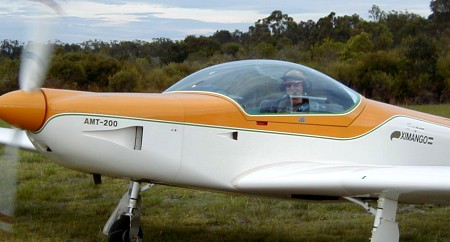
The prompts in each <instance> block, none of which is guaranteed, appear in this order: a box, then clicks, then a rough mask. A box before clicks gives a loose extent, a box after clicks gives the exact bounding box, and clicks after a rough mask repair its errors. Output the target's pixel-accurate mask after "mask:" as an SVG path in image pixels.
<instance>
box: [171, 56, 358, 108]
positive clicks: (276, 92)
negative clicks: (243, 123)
mask: <svg viewBox="0 0 450 242" xmlns="http://www.w3.org/2000/svg"><path fill="white" fill-rule="evenodd" d="M292 73H294V74H296V75H297V78H291V76H289V75H291V74H292ZM288 78H290V79H302V80H296V81H297V82H298V83H301V85H302V89H303V90H302V91H301V93H297V94H292V93H286V84H288V81H289V80H288ZM175 91H183V92H186V91H196V92H213V93H218V94H221V95H224V96H227V97H229V98H230V99H232V100H234V101H235V102H236V103H238V104H239V105H240V106H241V107H242V109H243V110H244V111H245V112H246V113H247V114H250V115H278V114H279V115H286V114H292V113H303V114H305V113H310V114H315V113H317V114H320V113H328V114H333V113H335V114H339V113H341V114H342V113H346V112H349V111H350V110H352V109H353V108H355V107H356V106H357V104H358V103H359V102H360V99H361V97H360V95H359V94H358V93H356V92H355V91H353V90H351V89H350V88H348V87H347V86H345V85H343V84H341V83H340V82H338V81H336V80H334V79H333V78H331V77H329V76H327V75H325V74H323V73H320V72H318V71H316V70H314V69H311V68H309V67H306V66H303V65H299V64H295V63H291V62H285V61H277V60H244V61H234V62H228V63H224V64H219V65H215V66H211V67H208V68H205V69H202V70H200V71H197V72H195V73H193V74H191V75H189V76H187V77H186V78H184V79H182V80H180V81H179V82H177V83H175V84H174V85H173V86H171V87H170V88H168V89H167V90H166V91H165V92H164V93H168V92H175ZM286 100H287V101H286ZM295 100H302V103H304V104H306V108H303V109H302V110H300V109H298V110H295V109H293V108H292V106H293V105H294V104H293V103H295V102H296V101H295ZM280 105H291V108H290V109H289V108H288V109H281V107H280ZM283 108H284V107H283ZM280 110H283V111H280ZM286 110H289V111H286Z"/></svg>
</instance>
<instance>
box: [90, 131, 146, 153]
mask: <svg viewBox="0 0 450 242" xmlns="http://www.w3.org/2000/svg"><path fill="white" fill-rule="evenodd" d="M143 132H144V128H143V127H142V126H132V127H127V128H121V129H113V130H94V131H85V132H83V134H84V135H86V136H89V137H93V138H98V139H103V140H107V141H109V142H112V143H115V144H118V145H120V146H123V147H126V148H128V149H132V150H141V149H142V138H143Z"/></svg>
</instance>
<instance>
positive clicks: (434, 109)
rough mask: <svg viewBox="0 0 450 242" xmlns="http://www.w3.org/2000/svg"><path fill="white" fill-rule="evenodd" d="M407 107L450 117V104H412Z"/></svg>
mask: <svg viewBox="0 0 450 242" xmlns="http://www.w3.org/2000/svg"><path fill="white" fill-rule="evenodd" d="M406 108H409V109H414V110H417V111H420V112H426V113H431V114H434V115H439V116H443V117H447V118H450V104H433V105H411V106H406Z"/></svg>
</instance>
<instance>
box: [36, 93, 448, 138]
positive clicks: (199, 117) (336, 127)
mask: <svg viewBox="0 0 450 242" xmlns="http://www.w3.org/2000/svg"><path fill="white" fill-rule="evenodd" d="M43 92H44V94H45V96H46V99H47V103H48V107H47V114H46V121H47V120H49V119H50V118H52V117H54V116H55V115H60V114H65V113H72V114H73V113H81V114H84V113H87V114H98V115H113V116H121V117H128V118H139V119H151V120H161V121H167V122H181V123H188V124H194V125H208V126H218V127H225V128H237V129H251V130H261V131H267V132H282V133H291V134H301V135H312V136H322V137H331V138H343V139H346V138H353V137H357V136H360V135H363V134H365V133H367V132H369V131H371V130H373V129H374V128H376V127H377V126H379V125H381V124H382V123H383V122H385V121H387V120H388V119H390V118H392V117H394V116H398V115H400V116H409V117H413V118H416V119H421V120H426V121H429V122H433V123H437V124H441V125H444V126H448V127H450V121H449V119H446V118H442V117H438V116H433V115H428V114H424V113H419V112H415V111H412V110H408V109H404V108H400V107H396V106H392V105H388V104H384V103H380V102H376V101H372V100H368V99H364V98H363V99H362V101H361V103H360V104H359V105H358V106H357V107H356V108H355V109H354V110H353V111H352V112H350V113H347V114H342V115H314V114H305V115H303V114H302V115H248V114H246V113H245V112H244V111H243V110H242V109H241V108H240V106H239V105H238V104H237V103H235V102H233V101H232V100H230V99H229V98H227V97H225V96H222V95H219V94H214V93H198V92H197V93H189V92H187V93H182V92H179V93H178V92H177V93H164V94H144V93H143V94H136V93H133V94H131V93H91V92H78V91H67V90H53V89H43ZM300 118H303V119H302V121H303V122H301V121H300ZM261 124H264V125H261Z"/></svg>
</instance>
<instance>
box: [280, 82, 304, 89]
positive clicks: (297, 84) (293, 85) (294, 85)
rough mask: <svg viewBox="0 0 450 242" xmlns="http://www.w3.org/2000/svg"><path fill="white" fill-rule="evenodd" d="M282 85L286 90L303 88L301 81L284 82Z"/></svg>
mask: <svg viewBox="0 0 450 242" xmlns="http://www.w3.org/2000/svg"><path fill="white" fill-rule="evenodd" d="M284 85H285V87H286V88H298V87H303V81H290V82H286V83H285V84H284Z"/></svg>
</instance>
